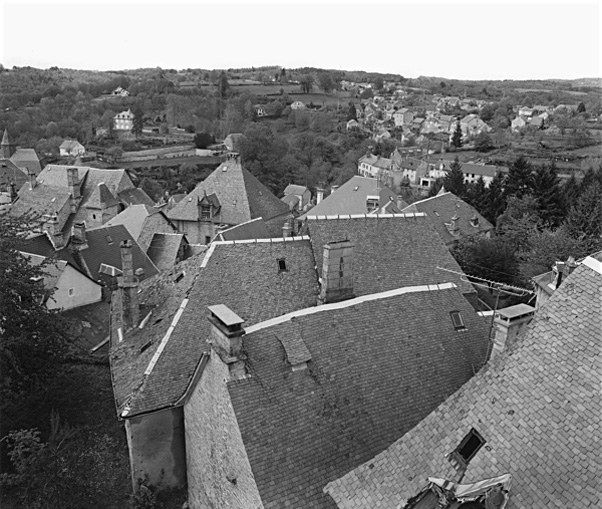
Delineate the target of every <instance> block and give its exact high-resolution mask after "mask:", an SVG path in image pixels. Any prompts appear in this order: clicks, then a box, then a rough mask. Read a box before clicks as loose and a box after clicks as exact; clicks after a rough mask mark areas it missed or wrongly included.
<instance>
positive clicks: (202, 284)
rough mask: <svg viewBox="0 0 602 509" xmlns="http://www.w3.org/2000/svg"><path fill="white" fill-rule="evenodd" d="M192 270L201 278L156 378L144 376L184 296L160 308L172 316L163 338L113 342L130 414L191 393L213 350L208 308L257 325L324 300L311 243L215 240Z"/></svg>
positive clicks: (121, 400)
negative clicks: (221, 308) (281, 263)
mask: <svg viewBox="0 0 602 509" xmlns="http://www.w3.org/2000/svg"><path fill="white" fill-rule="evenodd" d="M281 258H284V259H285V260H286V264H287V269H288V270H287V271H279V267H278V259H281ZM184 264H185V265H186V266H187V267H189V271H187V272H188V273H190V272H195V273H198V277H196V279H195V281H194V284H192V286H191V287H190V289H189V290H188V299H189V301H188V304H187V306H186V308H185V310H184V312H183V313H182V315H181V317H180V319H179V321H178V322H177V327H175V329H174V330H173V333H172V334H171V337H170V339H169V342H168V343H167V345H166V347H165V349H164V350H163V352H162V353H161V355H160V356H159V357H158V360H157V362H156V364H155V365H154V367H153V369H152V370H151V372H150V374H148V375H145V374H144V371H145V370H146V369H147V367H148V364H149V361H150V358H151V357H152V355H153V353H154V352H155V351H156V350H157V347H158V344H159V342H160V341H161V339H162V338H163V335H164V331H165V330H166V329H167V327H168V326H169V323H170V322H171V319H172V318H173V314H174V313H175V311H176V310H177V309H178V307H179V306H180V305H181V302H182V298H183V297H182V295H181V294H178V296H177V298H175V300H174V299H173V298H172V297H171V296H170V294H169V291H166V292H165V295H163V296H162V297H161V298H160V299H158V300H157V302H158V304H157V306H158V307H156V308H153V309H156V311H155V312H157V313H160V314H161V316H163V315H164V314H165V317H166V318H165V319H164V320H163V322H161V325H160V328H162V329H161V330H162V331H163V334H161V332H159V333H157V334H156V335H150V336H149V333H148V331H144V330H142V331H139V329H136V330H135V331H134V332H133V334H132V333H129V334H128V335H126V337H125V339H124V341H123V343H122V344H119V343H116V342H115V341H113V343H112V345H113V346H112V353H111V370H112V372H113V379H114V392H115V396H116V400H117V408H118V411H119V412H121V411H122V410H123V409H124V407H125V406H126V405H127V406H128V407H129V415H135V414H137V413H140V412H144V411H149V410H155V409H159V408H164V407H168V406H172V405H174V404H175V403H176V402H177V401H178V400H179V399H180V398H181V397H182V396H183V395H184V394H185V392H186V391H187V389H188V386H189V383H190V382H191V380H192V378H193V375H194V373H195V370H196V369H197V366H198V364H199V361H200V359H201V357H202V355H203V353H205V352H207V351H208V347H207V344H206V343H205V340H206V339H207V337H208V333H209V322H208V321H207V317H206V307H207V306H210V305H214V304H225V305H227V306H228V307H230V308H231V309H235V310H236V313H237V314H238V315H240V316H241V317H242V318H243V319H244V320H245V324H249V325H251V324H254V323H257V322H260V321H263V320H266V319H268V318H272V317H275V316H279V315H282V314H285V313H288V312H290V311H294V310H296V309H302V308H306V307H309V306H312V305H315V304H316V302H317V297H318V282H317V275H316V272H315V269H314V264H315V261H314V258H313V255H312V252H311V245H310V243H309V240H306V239H299V238H288V239H287V240H286V241H283V240H281V239H274V240H263V241H258V242H254V241H246V242H236V243H234V242H214V243H213V244H212V245H211V247H210V249H209V250H208V251H207V253H206V254H205V255H204V257H203V258H201V257H198V256H196V257H192V258H189V259H188V260H186V261H185V262H184ZM201 265H202V267H201ZM187 277H188V276H187ZM162 278H163V276H162V275H161V276H159V277H158V278H156V279H157V280H159V281H160V280H161V279H162ZM170 285H171V286H173V285H172V284H171V283H170ZM168 286H169V285H168ZM149 291H154V290H149ZM117 294H118V292H117V293H116V294H114V295H117ZM140 295H141V299H142V301H145V300H146V299H149V298H150V297H149V296H148V295H147V293H145V291H143V292H142V293H141V294H140ZM180 297H181V298H180ZM167 299H169V301H167ZM178 299H179V301H178ZM258 299H259V300H260V301H261V305H258ZM172 300H173V302H172ZM116 302H117V301H116ZM151 307H152V306H151ZM166 308H167V309H168V311H165V309H166ZM154 319H155V318H153V320H154ZM164 322H167V323H164ZM157 325H158V326H159V324H157ZM191 331H194V333H191ZM113 333H115V331H113ZM114 339H115V336H113V340H114ZM149 341H150V342H151V345H150V347H148V348H147V349H145V351H144V353H143V354H141V353H140V347H141V346H142V345H145V344H147V343H148V342H149ZM141 359H142V360H141Z"/></svg>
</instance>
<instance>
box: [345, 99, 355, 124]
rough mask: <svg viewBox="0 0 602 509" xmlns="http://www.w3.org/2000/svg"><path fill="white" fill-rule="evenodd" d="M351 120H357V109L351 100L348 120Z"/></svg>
mask: <svg viewBox="0 0 602 509" xmlns="http://www.w3.org/2000/svg"><path fill="white" fill-rule="evenodd" d="M349 120H357V110H356V109H355V104H353V103H352V102H351V101H350V102H349V109H348V110H347V121H349Z"/></svg>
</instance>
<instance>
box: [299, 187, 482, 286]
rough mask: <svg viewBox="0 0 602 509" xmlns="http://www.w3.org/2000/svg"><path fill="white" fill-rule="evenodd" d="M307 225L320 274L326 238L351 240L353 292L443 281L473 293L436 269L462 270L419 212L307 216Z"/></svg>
mask: <svg viewBox="0 0 602 509" xmlns="http://www.w3.org/2000/svg"><path fill="white" fill-rule="evenodd" d="M337 192H338V191H337ZM307 226H308V229H309V235H310V238H311V243H312V247H313V250H314V255H315V258H316V265H317V267H318V272H319V273H320V274H321V273H322V259H323V256H322V255H323V252H324V245H325V244H327V243H329V242H334V241H340V240H350V241H351V242H353V244H354V248H353V260H354V262H353V263H354V267H355V271H354V273H355V277H354V291H355V294H356V295H366V294H369V293H376V292H382V291H385V290H392V289H394V288H401V287H403V286H414V285H424V284H436V283H441V282H446V281H453V282H454V283H456V284H457V285H458V288H459V289H460V291H461V292H462V293H465V294H468V293H470V294H472V293H474V289H473V287H472V285H471V284H470V283H468V282H466V281H463V280H462V279H461V277H460V276H456V275H453V274H450V273H449V272H445V271H441V270H438V269H437V267H438V266H439V267H443V268H446V269H451V270H455V271H458V272H461V271H462V269H460V267H459V265H458V264H457V262H456V261H455V260H454V258H453V257H452V256H451V254H450V252H449V250H448V249H447V248H446V247H445V245H444V244H443V243H442V242H441V239H440V237H439V236H438V235H437V233H436V232H435V230H434V229H433V227H432V225H431V223H430V221H429V220H428V218H427V217H425V216H424V215H423V214H418V215H414V214H408V215H407V216H406V215H382V216H365V217H364V216H362V217H355V218H341V219H336V218H333V219H311V218H310V219H308V220H307Z"/></svg>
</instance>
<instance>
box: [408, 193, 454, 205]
mask: <svg viewBox="0 0 602 509" xmlns="http://www.w3.org/2000/svg"><path fill="white" fill-rule="evenodd" d="M448 194H453V193H452V192H451V191H445V192H444V193H441V194H436V195H435V196H430V197H429V198H425V199H424V200H418V201H415V202H414V203H410V205H409V207H411V206H412V205H416V204H417V203H424V202H425V201H429V200H432V199H433V198H439V197H440V196H447V195H448ZM454 196H456V195H455V194H454ZM456 198H458V199H459V200H462V198H459V197H458V196H456ZM462 201H464V200H462Z"/></svg>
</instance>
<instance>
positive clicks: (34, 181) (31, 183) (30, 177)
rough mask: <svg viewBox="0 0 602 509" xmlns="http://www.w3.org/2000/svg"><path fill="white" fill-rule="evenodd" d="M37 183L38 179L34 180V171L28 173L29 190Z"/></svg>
mask: <svg viewBox="0 0 602 509" xmlns="http://www.w3.org/2000/svg"><path fill="white" fill-rule="evenodd" d="M37 183H38V181H37V180H36V174H35V173H33V172H32V173H29V190H30V191H33V189H34V187H36V184H37Z"/></svg>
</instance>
